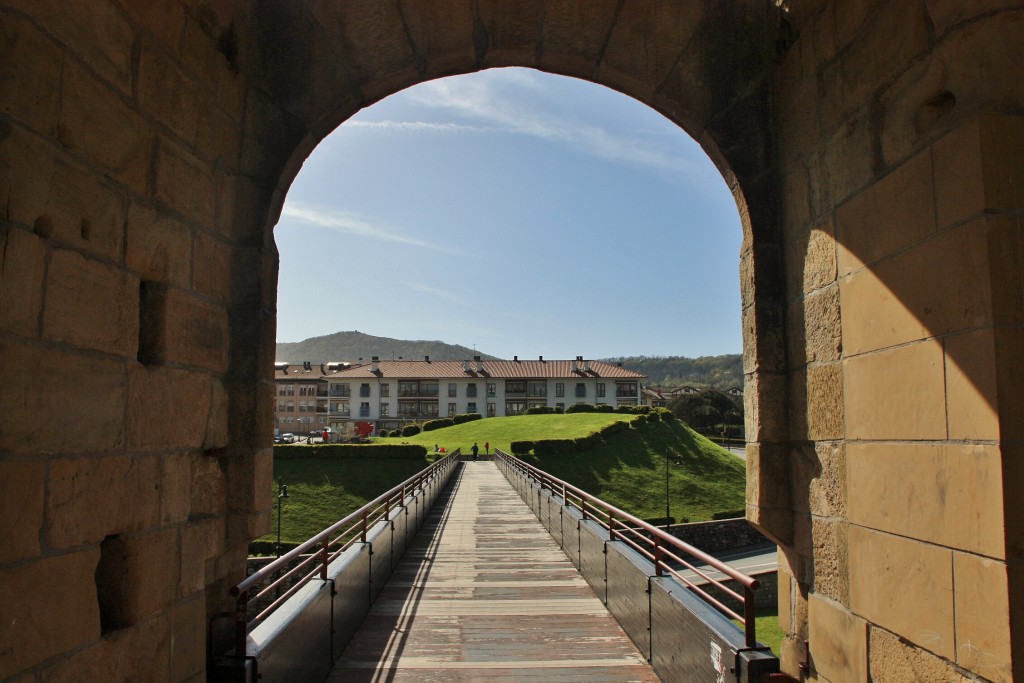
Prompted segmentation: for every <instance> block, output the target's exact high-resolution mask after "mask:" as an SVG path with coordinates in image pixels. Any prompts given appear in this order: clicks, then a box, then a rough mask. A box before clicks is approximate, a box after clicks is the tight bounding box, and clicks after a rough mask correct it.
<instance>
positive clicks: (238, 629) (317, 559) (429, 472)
mask: <svg viewBox="0 0 1024 683" xmlns="http://www.w3.org/2000/svg"><path fill="white" fill-rule="evenodd" d="M458 460H459V454H458V452H457V451H456V452H453V453H451V454H450V455H447V456H445V457H444V458H441V459H440V460H437V461H436V462H434V463H433V464H431V465H430V466H428V467H427V468H425V469H424V470H423V471H421V472H419V473H417V474H415V475H413V476H412V477H409V478H408V479H406V480H405V481H403V482H402V483H401V484H398V485H397V486H395V487H394V488H392V489H390V490H388V491H385V492H384V493H382V494H381V495H379V496H377V497H376V498H374V499H373V500H371V501H370V502H368V503H367V504H366V505H364V506H362V507H361V508H359V509H358V510H356V511H354V512H352V513H351V514H349V515H347V516H345V517H343V518H342V519H340V520H338V521H337V522H335V523H334V524H332V525H331V526H329V527H327V528H326V529H324V530H323V531H321V532H320V533H318V534H317V535H315V536H313V537H312V538H310V539H309V540H307V541H305V542H303V543H301V544H299V545H298V546H296V547H295V548H293V549H292V550H289V551H288V552H287V553H285V554H284V555H281V556H280V557H278V558H277V559H276V560H274V561H272V562H270V563H269V564H267V565H266V566H264V567H263V568H261V569H259V570H257V571H256V572H253V573H252V574H251V575H249V576H248V577H246V578H245V579H244V580H243V581H240V582H239V583H237V584H235V585H234V586H232V587H231V589H230V593H231V596H232V597H234V598H236V600H235V613H234V619H235V654H236V655H237V656H240V657H243V656H245V645H246V638H247V636H248V634H249V632H250V631H251V630H252V628H253V627H254V626H256V625H257V624H258V623H260V622H261V621H263V620H264V619H266V618H267V617H268V616H269V615H270V614H271V613H273V612H274V610H276V609H277V608H278V607H280V606H281V605H282V604H284V603H285V601H287V600H288V598H290V597H292V596H293V595H295V593H297V592H298V591H299V589H301V588H302V587H303V586H305V585H306V584H307V583H309V582H310V581H311V580H313V579H314V578H320V579H323V580H325V581H326V580H327V567H328V565H330V563H331V562H333V561H334V560H335V559H337V558H338V557H339V556H340V555H341V554H342V553H343V552H345V550H347V549H348V548H350V547H352V546H353V545H355V544H356V543H366V534H367V531H368V530H369V529H371V528H373V526H374V525H375V524H377V523H378V522H380V521H382V520H388V519H390V517H389V515H390V514H391V512H392V510H395V509H398V508H400V507H402V505H403V504H404V501H405V499H406V497H407V496H408V495H410V494H412V493H415V492H416V491H417V490H422V489H424V488H425V487H426V486H427V485H428V484H430V483H433V482H434V481H435V480H437V479H438V478H439V477H440V476H442V475H443V474H444V473H445V472H446V471H447V470H448V469H450V468H452V467H454V466H455V465H456V464H457V463H458ZM314 549H315V550H314ZM303 555H306V557H302V556H303ZM294 561H297V564H296V565H295V566H294V567H292V568H290V569H287V571H284V572H283V573H281V574H278V572H281V570H283V569H286V568H287V567H288V565H289V564H291V563H292V562H294ZM311 565H312V566H311ZM304 570H305V573H303V571H304ZM270 578H273V580H272V581H271V582H270V583H269V584H268V585H266V586H264V587H263V588H262V589H259V590H256V589H257V588H258V587H259V586H260V584H262V583H263V582H264V581H266V580H268V579H270ZM289 583H291V584H292V585H291V586H290V587H289V588H288V589H287V590H286V591H284V592H283V593H281V594H280V595H278V596H276V597H275V598H274V600H272V601H271V602H270V604H269V605H268V606H267V607H265V608H264V609H263V610H262V611H261V612H260V613H259V614H257V615H256V616H255V617H253V618H252V619H249V616H248V613H249V603H251V602H255V601H257V600H260V599H261V598H266V597H268V595H269V594H270V593H272V592H278V591H279V589H280V588H281V587H282V586H285V585H288V584H289ZM254 591H255V592H254Z"/></svg>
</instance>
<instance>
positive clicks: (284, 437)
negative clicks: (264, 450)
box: [281, 432, 297, 443]
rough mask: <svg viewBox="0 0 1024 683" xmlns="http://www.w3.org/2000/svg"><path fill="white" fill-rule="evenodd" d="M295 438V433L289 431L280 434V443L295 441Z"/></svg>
mask: <svg viewBox="0 0 1024 683" xmlns="http://www.w3.org/2000/svg"><path fill="white" fill-rule="evenodd" d="M296 440H297V439H296V437H295V435H294V434H292V433H291V432H288V433H286V434H282V435H281V443H295V442H296Z"/></svg>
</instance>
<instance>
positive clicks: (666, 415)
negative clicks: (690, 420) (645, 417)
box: [654, 408, 676, 422]
mask: <svg viewBox="0 0 1024 683" xmlns="http://www.w3.org/2000/svg"><path fill="white" fill-rule="evenodd" d="M654 411H655V412H656V413H658V414H659V415H661V420H662V422H672V421H674V420H675V419H676V414H675V413H673V412H672V411H671V410H669V409H668V408H655V409H654Z"/></svg>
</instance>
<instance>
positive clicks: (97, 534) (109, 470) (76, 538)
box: [46, 456, 160, 548]
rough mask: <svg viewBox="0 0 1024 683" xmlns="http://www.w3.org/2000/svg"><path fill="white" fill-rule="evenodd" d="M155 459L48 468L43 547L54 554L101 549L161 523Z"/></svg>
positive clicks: (70, 462)
mask: <svg viewBox="0 0 1024 683" xmlns="http://www.w3.org/2000/svg"><path fill="white" fill-rule="evenodd" d="M159 482H160V468H159V459H158V458H152V457H151V458H131V457H127V456H105V457H97V458H58V459H55V460H52V461H51V462H50V480H49V488H48V489H47V496H46V520H47V525H48V526H47V528H46V542H47V543H48V544H49V545H50V546H52V547H54V548H72V547H76V546H79V545H82V544H84V543H99V542H100V541H102V540H103V538H104V537H106V536H110V535H114V534H124V533H131V532H136V531H140V530H142V529H147V528H151V527H154V526H156V525H157V523H158V522H159V520H160V484H159Z"/></svg>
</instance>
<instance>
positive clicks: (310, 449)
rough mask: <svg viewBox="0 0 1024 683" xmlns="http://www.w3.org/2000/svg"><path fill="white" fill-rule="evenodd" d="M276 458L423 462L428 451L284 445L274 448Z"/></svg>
mask: <svg viewBox="0 0 1024 683" xmlns="http://www.w3.org/2000/svg"><path fill="white" fill-rule="evenodd" d="M274 457H275V458H282V459H296V458H334V459H349V460H354V459H359V458H378V459H389V460H423V459H426V457H427V449H426V448H424V447H423V446H417V445H414V444H355V443H329V444H314V445H312V446H297V445H292V444H283V445H276V446H274Z"/></svg>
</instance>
